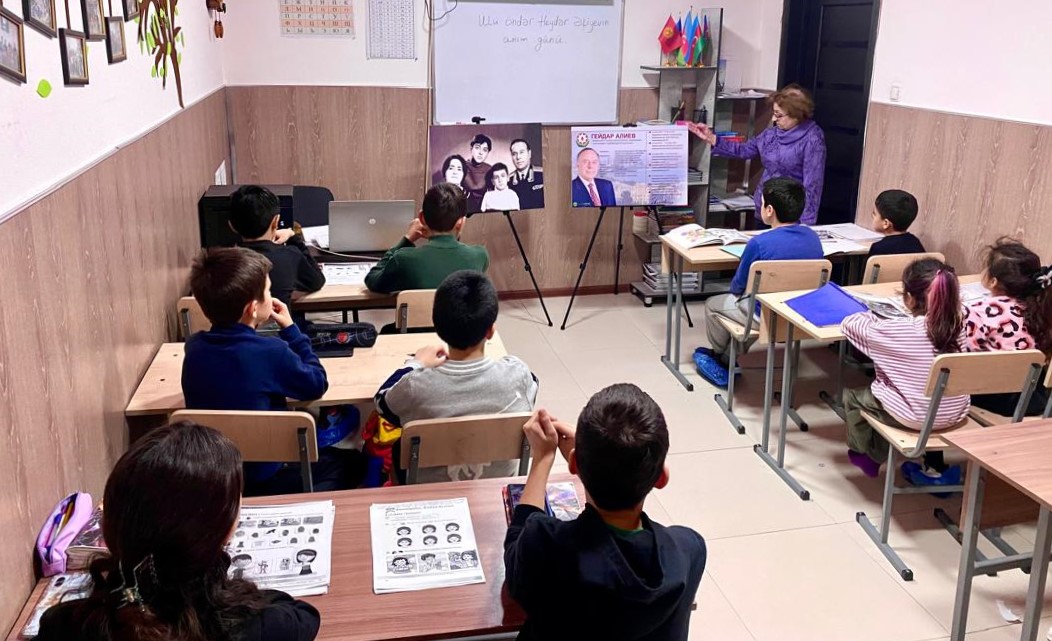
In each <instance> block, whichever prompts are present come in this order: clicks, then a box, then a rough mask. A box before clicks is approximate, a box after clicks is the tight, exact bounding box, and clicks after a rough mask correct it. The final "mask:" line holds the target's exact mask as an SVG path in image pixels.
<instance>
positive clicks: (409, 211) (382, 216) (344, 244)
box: [329, 200, 416, 252]
mask: <svg viewBox="0 0 1052 641" xmlns="http://www.w3.org/2000/svg"><path fill="white" fill-rule="evenodd" d="M415 217H416V204H415V203H414V202H413V201H411V200H354V201H333V202H331V203H329V250H330V251H334V252H382V251H387V250H388V249H390V248H392V247H394V246H395V244H396V243H398V239H399V238H401V237H402V236H405V232H406V229H408V227H409V223H410V222H411V221H412V220H413V218H415Z"/></svg>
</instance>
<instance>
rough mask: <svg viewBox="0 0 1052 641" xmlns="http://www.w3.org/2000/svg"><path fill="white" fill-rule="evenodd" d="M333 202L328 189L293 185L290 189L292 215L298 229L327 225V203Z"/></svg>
mask: <svg viewBox="0 0 1052 641" xmlns="http://www.w3.org/2000/svg"><path fill="white" fill-rule="evenodd" d="M333 200H334V198H333V196H332V191H331V190H329V188H328V187H311V186H307V185H294V186H293V187H292V215H293V217H294V218H295V220H296V222H297V223H299V224H300V227H318V226H320V225H328V224H329V203H331V202H332V201H333Z"/></svg>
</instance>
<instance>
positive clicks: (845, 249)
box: [822, 238, 865, 256]
mask: <svg viewBox="0 0 1052 641" xmlns="http://www.w3.org/2000/svg"><path fill="white" fill-rule="evenodd" d="M864 249H865V247H863V246H862V245H859V244H858V243H856V242H852V241H850V240H843V239H839V238H832V239H829V240H823V241H822V255H823V256H832V255H833V254H850V253H852V252H860V251H862V250H864Z"/></svg>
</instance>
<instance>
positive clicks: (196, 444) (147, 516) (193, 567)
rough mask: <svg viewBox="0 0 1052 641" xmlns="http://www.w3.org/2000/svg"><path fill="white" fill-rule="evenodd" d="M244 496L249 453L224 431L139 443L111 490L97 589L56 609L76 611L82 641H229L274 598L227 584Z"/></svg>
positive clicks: (168, 431) (238, 583)
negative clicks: (244, 455) (132, 598)
mask: <svg viewBox="0 0 1052 641" xmlns="http://www.w3.org/2000/svg"><path fill="white" fill-rule="evenodd" d="M241 491H242V471H241V454H240V453H239V452H238V450H237V447H236V446H235V445H234V444H233V443H232V442H231V441H230V440H229V439H227V438H226V437H225V436H223V435H222V434H220V433H219V432H217V431H216V430H213V429H211V428H209V427H204V426H201V425H196V424H194V423H190V422H179V423H174V424H172V425H169V426H167V427H162V428H160V429H157V430H154V431H152V432H150V433H149V434H147V435H146V436H144V437H143V438H141V439H140V440H138V441H136V442H135V444H133V445H132V447H131V449H129V450H128V451H127V452H126V453H125V454H124V456H122V457H121V458H120V459H119V460H118V461H117V464H116V465H115V466H114V468H113V472H111V473H110V477H109V480H107V482H106V490H105V495H104V500H103V504H104V505H105V511H104V512H103V516H102V533H103V537H104V538H105V541H106V546H107V548H108V554H107V555H105V556H103V557H101V558H98V559H96V560H95V561H93V562H92V564H91V575H92V580H93V581H94V584H95V590H94V592H93V593H92V595H91V596H90V597H89V598H88V599H85V600H82V601H72V602H69V603H67V604H63V605H60V606H57V607H60V608H63V607H69V608H70V609H71V610H72V616H73V619H74V620H75V621H77V622H79V623H80V624H82V625H81V627H82V629H83V630H84V631H85V636H82V637H80V638H82V639H88V640H91V641H133V640H138V639H161V638H171V634H172V631H173V630H177V631H178V632H179V634H178V638H179V639H186V640H188V641H190V640H192V641H206V640H211V639H225V638H229V636H230V633H231V632H232V631H233V629H234V628H236V626H238V625H239V624H240V622H241V621H243V620H244V618H245V616H246V615H247V614H248V613H249V612H251V611H252V610H258V609H261V608H262V607H264V606H265V605H266V603H267V602H268V600H269V599H268V598H267V597H265V596H264V595H263V594H262V593H260V592H259V590H258V589H257V588H256V586H255V585H253V584H252V583H250V582H248V581H244V580H241V579H231V578H229V577H228V576H227V570H228V569H229V567H230V557H229V556H228V555H227V554H226V553H225V552H224V551H223V546H224V544H225V543H226V541H227V538H228V536H229V534H230V531H231V530H232V529H233V527H234V524H235V523H236V522H237V518H238V512H239V510H240V501H241ZM133 585H137V586H138V592H139V594H140V595H141V603H130V604H127V603H126V599H127V594H126V593H125V591H124V589H123V588H125V587H131V586H133ZM125 605H126V607H122V606H125ZM59 620H62V619H61V618H59ZM46 625H47V617H46V616H45V620H44V621H43V622H42V631H43V629H44V627H46Z"/></svg>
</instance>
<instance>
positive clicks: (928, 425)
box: [855, 350, 1045, 581]
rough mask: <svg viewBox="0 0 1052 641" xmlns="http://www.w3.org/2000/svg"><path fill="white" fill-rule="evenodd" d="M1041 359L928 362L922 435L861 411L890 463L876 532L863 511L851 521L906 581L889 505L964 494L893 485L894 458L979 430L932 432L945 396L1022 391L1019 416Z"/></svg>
mask: <svg viewBox="0 0 1052 641" xmlns="http://www.w3.org/2000/svg"><path fill="white" fill-rule="evenodd" d="M1044 364H1045V356H1044V354H1042V353H1041V352H1040V351H1038V350H1023V351H1018V352H972V353H961V354H943V355H942V356H939V357H937V358H936V359H935V362H934V363H932V366H931V370H930V372H929V374H928V385H927V388H926V390H925V394H927V395H928V396H929V397H930V398H931V400H930V402H929V404H928V412H927V415H926V416H925V419H924V425H923V427H922V428H921V429H920V431H914V430H910V429H904V428H899V427H893V426H891V425H887V424H886V423H882V422H880V421H878V420H877V419H876V418H874V417H873V416H872V415H870V414H867V413H865V412H863V413H862V417H863V418H864V419H865V420H866V422H867V423H869V424H870V425H871V426H872V427H873V429H875V430H876V431H877V433H879V434H880V435H881V436H882V437H884V439H885V440H886V441H887V442H888V463H887V469H886V472H885V478H884V501H883V509H882V512H881V522H880V529H879V530H878V529H877V528H876V526H874V525H873V522H872V521H870V520H869V517H867V516H866V513H865V512H859V513H858V514H856V515H855V520H856V521H857V522H858V523H859V525H861V526H862V529H863V530H865V532H866V534H867V535H868V536H869V538H870V539H871V540H872V541H873V543H875V544H876V546H877V547H878V548H879V549H880V551H881V552H882V553H883V554H884V557H885V558H887V560H888V561H889V562H891V565H892V566H894V567H895V569H896V570H897V571H898V572H899V575H900V576H901V577H902V578H903V579H904V580H906V581H912V580H913V570H911V569H909V568H908V567H906V564H905V563H904V562H903V561H902V559H901V558H900V557H899V555H898V553H897V552H895V550H894V549H893V548H892V547H891V545H889V544H888V532H889V530H890V529H891V506H892V500H893V498H894V496H895V495H896V494H941V493H947V492H962V491H963V490H964V486H963V485H953V486H948V485H938V486H928V487H904V488H899V487H896V486H895V474H896V471H897V469H898V462H897V460H896V458H897V457H898V456H901V457H903V458H908V459H909V458H918V457H920V456H923V455H924V453H925V452H929V451H942V450H946V449H948V447H949V445H948V444H947V443H946V442H945V441H944V440H942V438H941V435H942V434H946V433H948V432H950V431H957V430H970V429H981V428H982V425H980V424H979V423H978V422H976V421H975V420H973V419H971V418H969V417H967V416H965V418H964V419H962V420H961V421H960V422H959V423H958V424H957V425H954V426H952V427H949V428H946V429H941V430H939V431H938V433H936V432H935V427H934V426H935V417H936V415H937V413H938V410H939V406H940V405H941V404H942V399H943V397H944V396H962V395H965V394H998V393H1007V392H1017V391H1020V390H1022V395H1021V397H1020V399H1019V403H1018V404H1017V406H1016V412H1015V413H1016V415H1017V416H1019V417H1022V412H1024V411H1025V409H1026V406H1027V404H1028V403H1029V402H1030V396H1031V394H1033V393H1034V388H1035V387H1036V386H1037V382H1038V378H1040V376H1041V368H1042V366H1043V365H1044Z"/></svg>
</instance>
